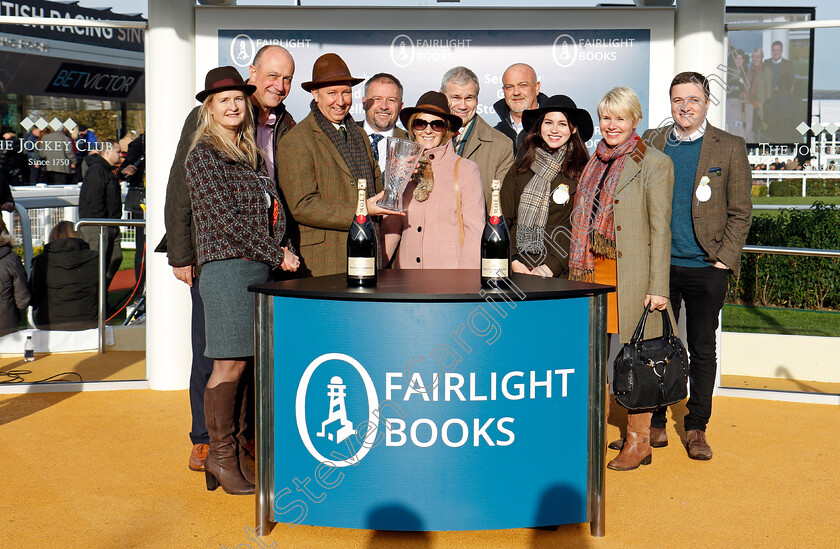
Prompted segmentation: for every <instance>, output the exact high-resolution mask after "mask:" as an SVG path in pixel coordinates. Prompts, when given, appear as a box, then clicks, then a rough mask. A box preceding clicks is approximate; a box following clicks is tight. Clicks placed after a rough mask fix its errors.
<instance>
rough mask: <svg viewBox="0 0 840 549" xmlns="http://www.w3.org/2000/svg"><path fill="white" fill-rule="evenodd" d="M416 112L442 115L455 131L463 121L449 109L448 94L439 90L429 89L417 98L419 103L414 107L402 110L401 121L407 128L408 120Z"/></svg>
mask: <svg viewBox="0 0 840 549" xmlns="http://www.w3.org/2000/svg"><path fill="white" fill-rule="evenodd" d="M416 112H424V113H426V114H433V115H435V116H440V117H441V118H443V119H444V120H447V121H448V122H449V126H450V127H451V128H452V131H453V132H457V131H458V130H459V129H460V128H461V124H462V123H463V121H462V120H461V117H460V116H458V115H457V114H452V112H451V111H450V110H449V101H448V100H447V99H446V96H445V95H443V94H442V93H440V92H439V91H427V92H426V93H424V94H423V95H421V96H420V99H418V100H417V105H415V106H414V107H406V108H404V109H403V110H401V111H400V122H402V125H403V127H404V128H405V129H409V128H408V120H409V119H410V118H411V115H413V114H414V113H416Z"/></svg>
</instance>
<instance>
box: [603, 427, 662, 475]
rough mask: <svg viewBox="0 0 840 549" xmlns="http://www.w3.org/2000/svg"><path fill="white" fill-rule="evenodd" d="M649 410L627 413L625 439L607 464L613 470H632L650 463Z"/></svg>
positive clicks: (651, 457) (651, 458)
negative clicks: (617, 452)
mask: <svg viewBox="0 0 840 549" xmlns="http://www.w3.org/2000/svg"><path fill="white" fill-rule="evenodd" d="M651 417H653V414H652V413H650V412H643V413H633V412H630V413H629V414H627V440H626V441H625V443H624V446H623V447H622V448H621V452H620V453H619V454H618V456H616V458H615V459H614V460H612V461H610V462H609V463H608V464H607V467H608V468H609V469H612V470H614V471H632V470H633V469H636V468H638V467H639V465H650V463H651V461H652V460H653V456H652V453H651V449H650V418H651Z"/></svg>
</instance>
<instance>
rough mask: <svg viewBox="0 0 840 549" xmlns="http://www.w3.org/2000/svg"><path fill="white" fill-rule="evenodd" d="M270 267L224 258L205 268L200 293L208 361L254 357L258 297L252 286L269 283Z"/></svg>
mask: <svg viewBox="0 0 840 549" xmlns="http://www.w3.org/2000/svg"><path fill="white" fill-rule="evenodd" d="M270 270H271V269H270V268H269V266H268V265H266V264H265V263H260V262H259V261H249V260H247V259H223V260H220V261H211V262H209V263H205V264H204V265H203V266H202V267H201V276H200V277H199V279H198V290H199V293H200V294H201V300H202V301H203V302H204V327H205V330H206V333H207V347H206V350H205V351H204V356H206V357H208V358H239V357H246V356H253V355H254V294H253V293H251V292H249V291H248V286H249V285H250V284H262V283H263V282H268V275H269V272H270Z"/></svg>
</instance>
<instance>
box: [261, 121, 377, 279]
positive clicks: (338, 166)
mask: <svg viewBox="0 0 840 549" xmlns="http://www.w3.org/2000/svg"><path fill="white" fill-rule="evenodd" d="M353 129H354V130H356V131H358V132H359V133H360V134H361V135H362V137H363V138H364V141H365V143H367V147H366V153H367V157H368V161H369V162H370V165H371V170H372V171H373V173H374V174H375V181H373V182H371V181H368V189H370V188H371V184H373V188H374V189H375V192H377V193H378V192H379V191H381V190H382V177H381V173H380V171H379V165H378V164H377V163H376V161H375V160H374V159H373V149H372V148H371V146H370V140H369V139H368V136H367V135H366V134H365V132H363V131H361V130H360V129H358V127H356V128H353ZM348 131H350V128H348ZM274 163H275V166H276V167H277V182H278V183H279V185H280V189H281V190H282V191H283V196H284V197H285V198H286V200H287V201H288V207H289V210H290V211H291V213H292V217H293V218H294V220H295V221H296V222H297V223H298V227H299V229H300V254H299V255H300V258H301V261H302V265H301V271H302V272H303V273H304V274H310V275H311V276H324V275H331V274H337V273H343V272H346V271H347V232H348V230H349V229H350V224H351V223H352V222H353V214H354V213H355V211H356V205H357V201H358V190H357V189H356V180H355V178H354V177H353V175H352V173H351V172H350V168H349V167H348V166H347V163H346V162H345V161H344V159H343V158H342V157H341V154H340V153H339V152H338V149H336V148H335V145H333V143H332V141H330V139H329V137H328V136H327V135H326V134H325V133H324V132H323V130H321V128H320V127H318V123H317V122H316V121H315V116H314V114H313V113H309V115H308V116H307V117H306V118H304V119H303V120H301V122H300V123H299V124H298V125H297V126H295V127H294V128H292V129H291V131H289V134H288V135H287V136H286V138H285V139H284V140H283V147H281V148H280V149H278V150H277V154H276V155H275V157H274Z"/></svg>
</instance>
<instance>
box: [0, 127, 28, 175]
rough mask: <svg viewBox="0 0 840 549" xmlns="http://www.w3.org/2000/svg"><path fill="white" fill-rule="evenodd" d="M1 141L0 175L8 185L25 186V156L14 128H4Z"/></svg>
mask: <svg viewBox="0 0 840 549" xmlns="http://www.w3.org/2000/svg"><path fill="white" fill-rule="evenodd" d="M0 137H2V139H3V140H2V141H0V175H2V176H3V177H4V178H5V180H6V184H7V185H23V181H24V180H23V175H24V173H25V172H24V163H25V162H26V160H25V158H26V157H25V156H24V155H23V154H21V153H20V152H18V151H20V139H19V138H18V136H17V134H15V132H14V131H13V130H12V128H9V127H4V128H3V130H2V135H0Z"/></svg>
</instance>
